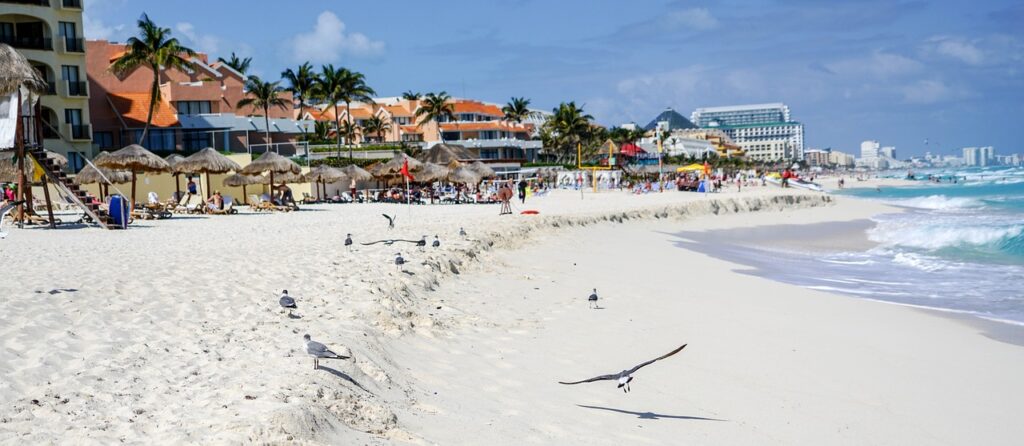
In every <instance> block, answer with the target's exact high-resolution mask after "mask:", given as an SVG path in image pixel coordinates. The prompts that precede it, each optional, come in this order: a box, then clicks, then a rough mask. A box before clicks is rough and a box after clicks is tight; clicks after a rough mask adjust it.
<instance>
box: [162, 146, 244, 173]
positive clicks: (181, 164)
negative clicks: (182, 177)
mask: <svg viewBox="0 0 1024 446" xmlns="http://www.w3.org/2000/svg"><path fill="white" fill-rule="evenodd" d="M241 169H242V166H239V165H238V163H236V162H234V161H231V159H230V158H228V157H226V156H224V155H221V153H220V152H218V151H216V150H214V149H213V148H212V147H207V148H205V149H203V150H200V151H198V152H196V153H193V154H192V155H190V156H189V157H188V158H185V159H183V160H181V161H178V162H177V163H176V164H175V165H174V170H176V171H178V172H184V173H227V172H231V171H236V172H237V171H239V170H241Z"/></svg>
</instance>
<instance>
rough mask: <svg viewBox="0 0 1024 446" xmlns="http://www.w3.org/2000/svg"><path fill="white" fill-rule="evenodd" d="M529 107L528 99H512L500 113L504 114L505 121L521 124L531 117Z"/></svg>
mask: <svg viewBox="0 0 1024 446" xmlns="http://www.w3.org/2000/svg"><path fill="white" fill-rule="evenodd" d="M529 107H530V100H529V99H526V98H516V97H513V98H512V99H511V100H510V101H508V104H505V106H504V107H502V108H501V112H502V113H504V114H505V120H507V121H515V122H518V123H520V124H522V122H523V120H524V119H527V118H529V117H530V116H533V112H532V111H530V108H529Z"/></svg>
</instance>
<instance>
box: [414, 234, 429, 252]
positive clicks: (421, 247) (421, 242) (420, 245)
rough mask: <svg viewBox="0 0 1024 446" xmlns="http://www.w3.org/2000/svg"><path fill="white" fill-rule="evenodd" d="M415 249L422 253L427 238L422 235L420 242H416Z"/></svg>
mask: <svg viewBox="0 0 1024 446" xmlns="http://www.w3.org/2000/svg"><path fill="white" fill-rule="evenodd" d="M416 247H417V248H420V251H422V250H423V248H426V247H427V236H425V235H424V236H423V238H421V239H420V241H418V242H416Z"/></svg>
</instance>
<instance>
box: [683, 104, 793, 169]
mask: <svg viewBox="0 0 1024 446" xmlns="http://www.w3.org/2000/svg"><path fill="white" fill-rule="evenodd" d="M690 121H691V122H692V123H693V124H694V125H696V126H697V127H700V128H710V129H718V130H721V131H723V132H724V133H725V134H726V135H728V136H729V138H731V139H732V141H733V142H735V143H736V144H737V145H739V146H740V147H741V148H742V149H743V151H744V152H745V153H746V155H747V156H749V157H750V158H752V159H755V160H761V161H778V160H800V159H803V152H804V126H803V124H801V123H799V122H795V121H792V120H791V117H790V113H789V107H788V106H786V105H785V104H782V103H772V104H752V105H735V106H726V107H706V108H698V109H696V110H694V111H693V113H691V114H690Z"/></svg>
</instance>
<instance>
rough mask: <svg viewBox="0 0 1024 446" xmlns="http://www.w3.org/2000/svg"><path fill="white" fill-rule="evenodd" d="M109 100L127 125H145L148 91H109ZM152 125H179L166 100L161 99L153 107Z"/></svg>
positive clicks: (147, 111) (176, 115)
mask: <svg viewBox="0 0 1024 446" xmlns="http://www.w3.org/2000/svg"><path fill="white" fill-rule="evenodd" d="M108 97H109V98H110V102H111V103H113V104H114V108H115V109H116V110H117V112H118V113H119V114H120V115H121V119H124V121H125V123H126V124H128V125H129V126H135V125H138V126H144V125H146V115H148V114H149V93H109V94H108ZM152 125H153V126H155V127H175V126H177V125H179V122H178V114H177V112H176V111H175V110H174V108H173V107H171V104H169V103H167V101H163V100H161V101H160V102H157V103H156V106H155V107H153V120H152Z"/></svg>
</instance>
